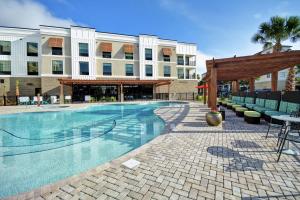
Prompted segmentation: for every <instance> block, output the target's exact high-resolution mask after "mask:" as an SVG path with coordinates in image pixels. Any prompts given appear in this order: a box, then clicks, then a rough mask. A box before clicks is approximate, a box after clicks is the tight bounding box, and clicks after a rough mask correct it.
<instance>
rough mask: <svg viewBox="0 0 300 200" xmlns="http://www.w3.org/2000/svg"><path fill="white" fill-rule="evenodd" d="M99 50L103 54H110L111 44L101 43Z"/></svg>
mask: <svg viewBox="0 0 300 200" xmlns="http://www.w3.org/2000/svg"><path fill="white" fill-rule="evenodd" d="M100 50H101V51H103V52H112V43H108V42H101V44H100Z"/></svg>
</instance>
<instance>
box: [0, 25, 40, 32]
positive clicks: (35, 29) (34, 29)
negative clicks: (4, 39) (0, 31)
mask: <svg viewBox="0 0 300 200" xmlns="http://www.w3.org/2000/svg"><path fill="white" fill-rule="evenodd" d="M0 28H16V29H24V30H32V31H38V30H40V29H37V28H24V27H18V26H1V25H0Z"/></svg>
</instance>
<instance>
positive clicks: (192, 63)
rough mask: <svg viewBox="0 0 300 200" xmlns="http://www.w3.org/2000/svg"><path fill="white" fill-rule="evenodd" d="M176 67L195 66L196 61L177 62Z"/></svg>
mask: <svg viewBox="0 0 300 200" xmlns="http://www.w3.org/2000/svg"><path fill="white" fill-rule="evenodd" d="M177 65H185V66H196V61H189V62H186V63H184V60H177Z"/></svg>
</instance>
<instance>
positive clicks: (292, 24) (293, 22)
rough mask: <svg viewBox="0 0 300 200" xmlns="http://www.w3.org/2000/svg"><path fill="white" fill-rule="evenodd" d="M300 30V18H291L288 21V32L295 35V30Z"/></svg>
mask: <svg viewBox="0 0 300 200" xmlns="http://www.w3.org/2000/svg"><path fill="white" fill-rule="evenodd" d="M297 29H298V30H299V29H300V17H299V16H290V17H289V18H287V20H286V30H287V32H288V33H289V34H291V33H293V32H294V31H295V30H297Z"/></svg>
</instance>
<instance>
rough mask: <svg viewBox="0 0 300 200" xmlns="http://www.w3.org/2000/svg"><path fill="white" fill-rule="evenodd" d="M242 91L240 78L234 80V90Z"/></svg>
mask: <svg viewBox="0 0 300 200" xmlns="http://www.w3.org/2000/svg"><path fill="white" fill-rule="evenodd" d="M238 91H240V83H239V81H238V80H236V81H232V92H238Z"/></svg>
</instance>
